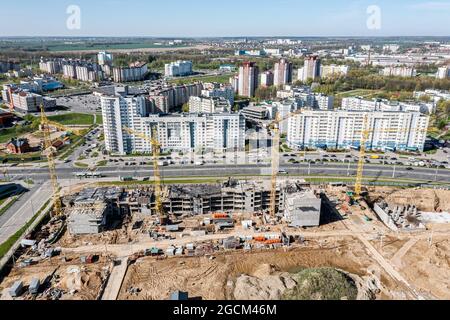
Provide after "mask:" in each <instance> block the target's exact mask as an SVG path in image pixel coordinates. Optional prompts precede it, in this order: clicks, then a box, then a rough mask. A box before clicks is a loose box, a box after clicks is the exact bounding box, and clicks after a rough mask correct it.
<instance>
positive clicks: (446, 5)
mask: <svg viewBox="0 0 450 320" xmlns="http://www.w3.org/2000/svg"><path fill="white" fill-rule="evenodd" d="M411 7H412V8H413V9H418V10H450V2H443V1H428V2H421V3H417V4H414V5H412V6H411Z"/></svg>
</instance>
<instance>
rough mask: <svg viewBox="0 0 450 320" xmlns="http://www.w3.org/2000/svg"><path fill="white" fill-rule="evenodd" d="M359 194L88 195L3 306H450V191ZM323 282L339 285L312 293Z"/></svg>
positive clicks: (120, 191) (13, 274)
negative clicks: (418, 302)
mask: <svg viewBox="0 0 450 320" xmlns="http://www.w3.org/2000/svg"><path fill="white" fill-rule="evenodd" d="M354 193H355V190H354V187H352V186H346V185H344V184H336V183H334V184H324V185H314V184H310V183H306V182H305V181H304V180H302V179H291V178H286V179H280V178H278V179H277V180H276V183H275V192H272V183H271V181H270V180H264V179H260V180H258V179H256V180H255V179H252V180H234V179H224V180H223V181H222V180H218V181H217V182H216V183H208V184H182V183H180V184H171V185H168V184H167V185H164V184H160V185H159V186H155V185H154V184H142V185H130V186H126V185H124V184H123V183H122V184H119V183H114V182H111V183H110V184H109V185H108V184H106V183H103V184H99V183H98V182H83V183H79V184H78V185H76V186H71V187H70V188H63V189H62V190H61V194H60V195H61V206H60V208H61V209H60V210H61V213H60V214H58V215H55V214H54V213H50V214H46V215H43V216H42V218H41V219H40V221H39V223H37V224H36V226H35V228H34V230H32V231H31V232H30V233H29V234H27V235H26V237H24V238H23V239H22V240H21V242H20V246H18V247H17V249H16V250H15V251H14V253H13V254H12V255H11V256H10V257H8V260H7V262H6V263H5V264H4V266H3V269H2V275H1V277H2V278H1V279H2V280H1V283H0V292H1V299H25V300H30V299H37V300H51V299H52V300H60V299H61V300H66V299H71V300H73V299H75V300H83V299H88V300H94V299H103V300H116V299H121V300H122V299H123V300H128V299H133V300H134V299H139V300H148V299H162V300H164V299H267V300H269V299H271V300H273V299H276V300H277V299H304V298H305V299H449V298H450V290H449V289H450V288H449V286H450V283H449V281H448V279H449V278H450V268H449V265H450V257H449V255H448V253H449V252H450V240H449V238H448V232H449V231H450V224H449V222H450V214H449V213H448V212H449V211H450V202H449V201H448V199H449V198H450V191H448V190H437V189H419V188H417V189H414V190H411V189H402V188H395V187H369V188H367V189H366V188H362V195H361V196H360V197H359V198H356V197H355V196H354ZM317 275H320V276H321V278H322V279H326V282H327V283H328V284H325V283H323V286H316V287H314V288H313V287H311V286H308V285H305V282H304V281H303V280H302V279H306V278H307V279H310V278H311V277H315V276H317ZM305 277H306V278H305ZM328 286H335V287H336V288H338V289H339V290H337V291H336V290H334V289H333V290H329V289H330V288H328ZM331 291H332V292H334V293H336V292H339V295H338V296H336V295H331V296H330V292H331Z"/></svg>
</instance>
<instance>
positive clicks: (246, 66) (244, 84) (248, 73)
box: [238, 62, 259, 97]
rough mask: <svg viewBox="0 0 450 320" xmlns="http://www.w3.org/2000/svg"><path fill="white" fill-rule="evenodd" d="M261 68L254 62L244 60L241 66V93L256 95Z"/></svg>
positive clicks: (244, 95) (246, 95)
mask: <svg viewBox="0 0 450 320" xmlns="http://www.w3.org/2000/svg"><path fill="white" fill-rule="evenodd" d="M258 77H259V68H258V66H257V65H256V63H254V62H244V63H243V65H242V66H241V67H240V68H239V91H238V92H239V95H240V96H243V97H254V96H255V91H256V89H257V88H258Z"/></svg>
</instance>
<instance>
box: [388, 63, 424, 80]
mask: <svg viewBox="0 0 450 320" xmlns="http://www.w3.org/2000/svg"><path fill="white" fill-rule="evenodd" d="M381 74H382V75H383V76H385V77H403V78H412V77H415V76H416V75H417V71H416V69H414V68H412V67H406V66H390V67H386V68H384V69H383V70H382V71H381Z"/></svg>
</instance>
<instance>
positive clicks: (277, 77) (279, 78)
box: [273, 59, 293, 87]
mask: <svg viewBox="0 0 450 320" xmlns="http://www.w3.org/2000/svg"><path fill="white" fill-rule="evenodd" d="M292 70H293V65H292V63H290V62H289V61H287V60H286V59H281V60H280V61H279V62H277V63H275V67H274V72H273V73H274V78H273V81H274V85H275V86H277V87H278V86H282V85H285V84H290V83H292Z"/></svg>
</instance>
